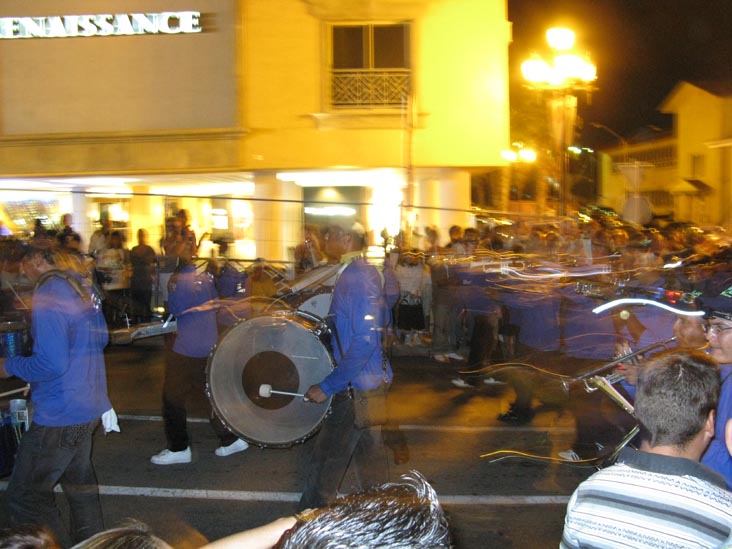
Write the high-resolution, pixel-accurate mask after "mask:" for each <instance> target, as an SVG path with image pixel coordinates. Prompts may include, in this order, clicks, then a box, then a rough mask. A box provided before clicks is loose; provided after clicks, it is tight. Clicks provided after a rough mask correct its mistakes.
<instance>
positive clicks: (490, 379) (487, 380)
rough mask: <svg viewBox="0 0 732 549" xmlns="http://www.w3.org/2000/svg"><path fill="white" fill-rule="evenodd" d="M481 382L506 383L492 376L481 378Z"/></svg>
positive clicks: (490, 383) (487, 383) (488, 383)
mask: <svg viewBox="0 0 732 549" xmlns="http://www.w3.org/2000/svg"><path fill="white" fill-rule="evenodd" d="M483 383H485V384H486V385H505V384H506V382H505V381H498V380H497V379H496V378H494V377H487V378H485V379H484V380H483Z"/></svg>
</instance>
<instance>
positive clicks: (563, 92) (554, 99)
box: [521, 28, 597, 215]
mask: <svg viewBox="0 0 732 549" xmlns="http://www.w3.org/2000/svg"><path fill="white" fill-rule="evenodd" d="M546 39H547V43H548V44H549V47H550V48H551V49H552V52H553V57H552V59H551V61H546V60H544V59H542V58H541V57H540V56H539V55H537V54H534V55H533V56H532V57H531V59H528V60H526V61H524V63H523V64H522V65H521V74H522V75H523V77H524V79H525V80H526V81H527V83H528V84H527V85H528V87H529V88H532V89H536V90H540V91H547V92H550V93H551V96H550V98H549V99H548V106H549V109H550V115H551V119H552V121H553V133H554V139H555V146H556V147H557V148H558V149H559V151H560V155H561V156H560V158H561V162H562V166H561V168H562V169H561V173H562V178H561V183H560V211H559V214H560V215H565V214H566V213H567V165H568V157H567V145H568V144H569V143H571V141H572V139H573V137H574V121H575V118H576V116H577V98H576V97H575V96H574V92H575V91H578V90H581V91H586V92H587V93H588V94H589V93H590V92H591V91H592V90H594V86H593V83H594V82H595V80H597V67H596V66H595V65H594V64H593V63H592V62H590V60H589V59H588V57H587V56H581V55H578V54H576V53H573V52H572V48H573V47H574V42H575V34H574V32H573V31H571V30H570V29H566V28H552V29H549V30H548V31H547V32H546Z"/></svg>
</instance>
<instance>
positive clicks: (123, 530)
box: [71, 521, 172, 549]
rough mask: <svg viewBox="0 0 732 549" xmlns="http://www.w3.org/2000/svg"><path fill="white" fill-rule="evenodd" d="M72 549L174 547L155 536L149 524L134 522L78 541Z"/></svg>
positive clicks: (158, 548) (152, 548)
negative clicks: (148, 526)
mask: <svg viewBox="0 0 732 549" xmlns="http://www.w3.org/2000/svg"><path fill="white" fill-rule="evenodd" d="M71 549H172V548H171V547H170V545H168V544H167V543H165V542H164V541H163V540H162V539H160V538H159V537H157V536H154V535H153V534H152V533H151V532H150V530H149V529H148V528H147V525H145V524H143V523H141V522H136V521H135V522H132V523H131V524H129V525H127V526H121V527H119V528H112V529H110V530H105V531H104V532H99V533H98V534H95V535H93V536H92V537H90V538H89V539H86V540H84V541H82V542H81V543H77V544H76V545H74V546H73V547H72V548H71Z"/></svg>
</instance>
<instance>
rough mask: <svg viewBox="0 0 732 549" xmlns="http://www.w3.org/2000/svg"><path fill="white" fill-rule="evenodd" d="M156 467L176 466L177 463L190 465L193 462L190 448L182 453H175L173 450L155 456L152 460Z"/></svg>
mask: <svg viewBox="0 0 732 549" xmlns="http://www.w3.org/2000/svg"><path fill="white" fill-rule="evenodd" d="M150 461H152V462H153V463H154V464H155V465H175V464H177V463H190V462H191V448H190V447H188V448H186V449H185V450H181V451H180V452H173V451H171V450H167V449H166V450H163V451H162V452H160V453H159V454H155V455H154V456H153V457H151V458H150Z"/></svg>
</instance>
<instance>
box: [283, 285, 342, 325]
mask: <svg viewBox="0 0 732 549" xmlns="http://www.w3.org/2000/svg"><path fill="white" fill-rule="evenodd" d="M331 301H333V288H332V287H327V286H323V287H321V288H319V289H318V290H317V291H303V292H302V294H301V295H299V296H298V299H297V300H296V301H295V302H294V303H292V306H293V307H294V308H295V309H297V310H298V311H302V312H304V313H310V314H311V315H315V316H317V317H320V318H326V317H327V316H328V311H329V310H330V302H331Z"/></svg>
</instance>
